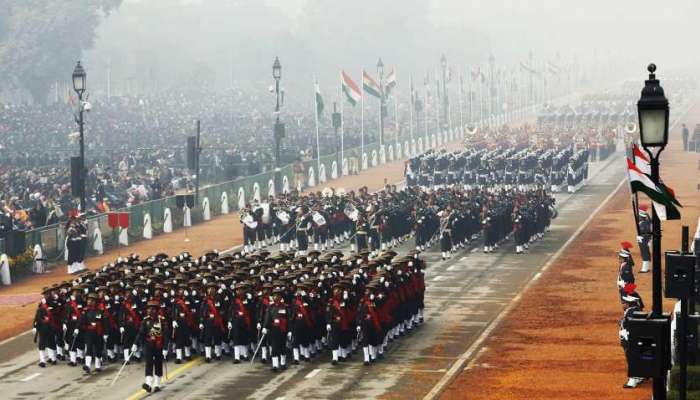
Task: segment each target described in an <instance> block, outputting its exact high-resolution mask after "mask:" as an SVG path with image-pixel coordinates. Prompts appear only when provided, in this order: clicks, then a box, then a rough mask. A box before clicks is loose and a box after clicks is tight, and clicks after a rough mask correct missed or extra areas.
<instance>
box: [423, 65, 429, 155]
mask: <svg viewBox="0 0 700 400" xmlns="http://www.w3.org/2000/svg"><path fill="white" fill-rule="evenodd" d="M423 86H424V87H425V110H423V123H424V124H425V140H426V142H425V143H424V144H423V149H424V150H425V149H427V148H428V147H430V146H429V143H430V139H429V135H428V116H429V115H430V114H429V113H428V111H429V110H430V105H429V104H430V103H429V102H428V99H429V98H430V75H429V74H426V75H425V80H424V81H423Z"/></svg>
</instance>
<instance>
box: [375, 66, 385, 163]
mask: <svg viewBox="0 0 700 400" xmlns="http://www.w3.org/2000/svg"><path fill="white" fill-rule="evenodd" d="M377 75H378V76H379V95H380V97H379V148H380V149H381V148H382V146H383V145H384V107H385V105H384V63H383V62H382V59H381V57H380V58H379V61H377Z"/></svg>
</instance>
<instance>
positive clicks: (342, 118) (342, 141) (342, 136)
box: [338, 77, 349, 176]
mask: <svg viewBox="0 0 700 400" xmlns="http://www.w3.org/2000/svg"><path fill="white" fill-rule="evenodd" d="M338 90H339V93H338V96H339V97H340V165H338V168H340V173H339V174H338V176H343V162H345V161H344V160H345V111H344V106H343V104H344V103H345V99H343V81H342V77H341V80H340V88H339V89H338ZM348 168H349V166H348ZM348 172H349V171H348Z"/></svg>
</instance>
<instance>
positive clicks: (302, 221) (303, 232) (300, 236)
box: [296, 206, 313, 256]
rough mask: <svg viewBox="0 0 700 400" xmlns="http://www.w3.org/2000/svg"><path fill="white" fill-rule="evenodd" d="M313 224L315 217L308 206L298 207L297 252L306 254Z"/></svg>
mask: <svg viewBox="0 0 700 400" xmlns="http://www.w3.org/2000/svg"><path fill="white" fill-rule="evenodd" d="M312 225H313V219H312V218H311V214H310V213H309V210H308V208H307V207H306V206H301V207H300V208H297V219H296V234H297V246H298V247H297V254H298V255H300V256H303V255H306V253H307V251H308V250H309V230H310V229H311V226H312Z"/></svg>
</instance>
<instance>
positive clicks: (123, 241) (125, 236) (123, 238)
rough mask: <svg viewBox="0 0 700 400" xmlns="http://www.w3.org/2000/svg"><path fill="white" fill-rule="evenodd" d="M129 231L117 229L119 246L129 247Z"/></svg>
mask: <svg viewBox="0 0 700 400" xmlns="http://www.w3.org/2000/svg"><path fill="white" fill-rule="evenodd" d="M128 232H129V229H128V228H127V229H122V228H119V245H121V246H128V245H129V233H128Z"/></svg>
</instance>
